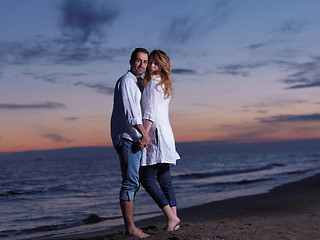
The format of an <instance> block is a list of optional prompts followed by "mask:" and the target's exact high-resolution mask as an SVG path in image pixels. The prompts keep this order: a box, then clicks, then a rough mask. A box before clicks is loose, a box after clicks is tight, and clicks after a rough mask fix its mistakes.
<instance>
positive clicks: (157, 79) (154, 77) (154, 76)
mask: <svg viewBox="0 0 320 240" xmlns="http://www.w3.org/2000/svg"><path fill="white" fill-rule="evenodd" d="M160 80H161V76H160V75H153V76H152V78H151V81H156V82H159V81H160Z"/></svg>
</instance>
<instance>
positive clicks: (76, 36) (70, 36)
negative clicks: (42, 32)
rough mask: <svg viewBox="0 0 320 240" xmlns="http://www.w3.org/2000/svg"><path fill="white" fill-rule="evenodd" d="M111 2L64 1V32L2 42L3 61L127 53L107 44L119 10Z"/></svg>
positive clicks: (80, 59)
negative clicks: (56, 34)
mask: <svg viewBox="0 0 320 240" xmlns="http://www.w3.org/2000/svg"><path fill="white" fill-rule="evenodd" d="M109 2H110V1H89V0H64V1H62V2H61V4H60V5H59V6H58V8H57V10H58V14H59V15H60V16H61V17H60V21H59V23H60V26H61V35H59V36H56V37H55V38H47V37H45V36H35V38H33V39H24V40H23V41H11V42H4V41H2V42H0V63H4V64H28V63H33V62H38V63H40V64H82V63H87V62H91V61H97V60H111V59H112V58H113V57H114V56H115V55H118V54H124V53H125V54H128V52H129V51H130V50H128V49H126V48H120V49H114V48H110V47H106V46H105V44H104V42H105V39H106V38H107V35H108V34H107V30H108V26H110V25H111V24H113V23H114V22H115V20H116V19H117V17H118V16H119V14H120V11H119V10H118V9H116V8H114V7H111V6H110V4H109Z"/></svg>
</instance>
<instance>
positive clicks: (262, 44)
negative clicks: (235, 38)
mask: <svg viewBox="0 0 320 240" xmlns="http://www.w3.org/2000/svg"><path fill="white" fill-rule="evenodd" d="M266 45H268V43H256V44H252V45H249V46H246V47H245V48H247V49H250V50H256V49H258V48H262V47H265V46H266Z"/></svg>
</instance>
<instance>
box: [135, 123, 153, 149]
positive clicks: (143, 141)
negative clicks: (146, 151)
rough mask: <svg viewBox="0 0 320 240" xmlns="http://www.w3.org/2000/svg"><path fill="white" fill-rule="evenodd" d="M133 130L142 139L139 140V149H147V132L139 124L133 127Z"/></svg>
mask: <svg viewBox="0 0 320 240" xmlns="http://www.w3.org/2000/svg"><path fill="white" fill-rule="evenodd" d="M134 128H135V129H137V130H138V132H139V133H140V134H141V135H142V138H141V139H140V147H141V148H148V145H149V144H150V141H151V138H150V137H149V134H148V132H147V130H146V129H145V128H144V126H143V125H141V124H139V125H135V126H134Z"/></svg>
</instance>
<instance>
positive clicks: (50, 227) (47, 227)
mask: <svg viewBox="0 0 320 240" xmlns="http://www.w3.org/2000/svg"><path fill="white" fill-rule="evenodd" d="M117 218H121V216H115V217H109V218H104V217H99V216H98V215H96V214H91V215H90V216H88V217H86V218H84V219H82V220H77V221H73V222H70V223H62V224H55V225H45V226H38V227H35V228H29V229H22V230H6V231H2V232H0V236H10V235H11V236H12V235H21V234H33V233H39V232H49V231H57V230H63V229H68V228H72V227H78V226H82V225H88V224H94V223H99V222H102V221H105V220H112V219H117Z"/></svg>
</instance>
